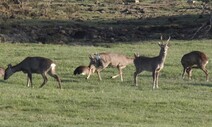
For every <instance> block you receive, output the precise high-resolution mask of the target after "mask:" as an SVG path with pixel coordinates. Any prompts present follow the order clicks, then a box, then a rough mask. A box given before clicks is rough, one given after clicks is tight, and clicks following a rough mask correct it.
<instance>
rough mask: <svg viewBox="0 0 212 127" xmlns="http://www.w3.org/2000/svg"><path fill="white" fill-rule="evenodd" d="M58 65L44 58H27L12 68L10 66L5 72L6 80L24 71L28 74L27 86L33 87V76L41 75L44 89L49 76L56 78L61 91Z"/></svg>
mask: <svg viewBox="0 0 212 127" xmlns="http://www.w3.org/2000/svg"><path fill="white" fill-rule="evenodd" d="M55 69H56V64H55V63H53V61H52V60H50V59H48V58H44V57H26V58H25V59H24V60H23V61H21V62H20V63H18V64H16V65H14V66H12V65H11V64H9V65H8V67H7V69H6V70H5V75H4V80H7V79H8V78H9V77H10V76H12V75H13V74H14V73H16V72H20V71H22V72H23V73H26V74H27V86H28V87H30V86H31V87H33V84H32V74H33V73H37V74H41V75H42V77H43V80H44V81H43V83H42V84H41V86H40V88H41V87H43V86H44V85H45V84H46V82H47V81H48V78H47V74H48V75H50V76H51V77H53V78H55V79H56V80H57V82H58V88H60V89H61V80H60V78H59V76H58V75H57V74H56V71H55Z"/></svg>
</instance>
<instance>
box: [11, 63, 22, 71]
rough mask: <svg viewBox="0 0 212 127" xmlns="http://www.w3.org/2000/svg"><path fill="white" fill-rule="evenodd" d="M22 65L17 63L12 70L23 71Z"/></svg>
mask: <svg viewBox="0 0 212 127" xmlns="http://www.w3.org/2000/svg"><path fill="white" fill-rule="evenodd" d="M21 68H22V65H21V64H17V65H15V66H13V67H12V71H13V73H15V72H18V71H21Z"/></svg>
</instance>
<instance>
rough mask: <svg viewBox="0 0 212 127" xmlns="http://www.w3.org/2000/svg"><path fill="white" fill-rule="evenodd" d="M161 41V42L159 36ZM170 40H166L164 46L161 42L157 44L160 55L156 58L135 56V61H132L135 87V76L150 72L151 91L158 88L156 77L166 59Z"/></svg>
mask: <svg viewBox="0 0 212 127" xmlns="http://www.w3.org/2000/svg"><path fill="white" fill-rule="evenodd" d="M161 40H163V38H162V36H161ZM169 40H170V37H169V39H168V40H167V42H166V44H163V43H161V42H159V43H158V45H159V46H160V53H159V55H158V56H156V57H151V58H150V57H145V56H138V55H135V60H134V65H135V69H136V71H135V72H134V83H135V85H136V86H138V84H137V76H138V74H140V73H141V72H143V71H150V72H152V77H153V86H152V89H155V88H158V77H159V73H160V71H161V70H162V69H163V67H164V62H165V59H166V55H167V51H168V48H169V47H168V42H169Z"/></svg>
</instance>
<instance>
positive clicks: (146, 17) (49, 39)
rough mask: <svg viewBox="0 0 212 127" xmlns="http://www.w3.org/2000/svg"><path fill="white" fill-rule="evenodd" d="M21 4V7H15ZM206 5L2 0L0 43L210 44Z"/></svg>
mask: <svg viewBox="0 0 212 127" xmlns="http://www.w3.org/2000/svg"><path fill="white" fill-rule="evenodd" d="M20 1H22V2H20ZM210 7H211V3H206V2H202V1H198V2H197V3H196V4H194V5H189V4H187V3H186V0H185V1H184V0H183V1H171V0H164V1H160V0H151V1H150V0H144V1H141V2H140V3H137V4H135V3H133V2H126V1H124V2H123V1H122V0H102V1H101V0H99V1H98V0H90V1H88V0H44V1H42V0H34V1H32V0H28V1H27V0H15V1H14V0H3V1H1V2H0V42H12V43H16V42H33V43H55V44H82V43H83V44H94V43H105V42H109V43H114V42H135V41H141V40H149V39H158V38H159V36H160V34H165V35H170V36H172V38H173V39H200V38H208V39H211V38H212V30H211V24H212V18H211V17H212V16H211V14H210V13H211V9H210Z"/></svg>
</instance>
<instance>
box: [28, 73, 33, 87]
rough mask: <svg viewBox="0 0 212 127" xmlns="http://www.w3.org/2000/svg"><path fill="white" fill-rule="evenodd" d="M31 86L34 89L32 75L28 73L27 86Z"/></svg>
mask: <svg viewBox="0 0 212 127" xmlns="http://www.w3.org/2000/svg"><path fill="white" fill-rule="evenodd" d="M30 85H31V87H33V85H32V74H30V73H28V74H27V86H28V87H29V86H30Z"/></svg>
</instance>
